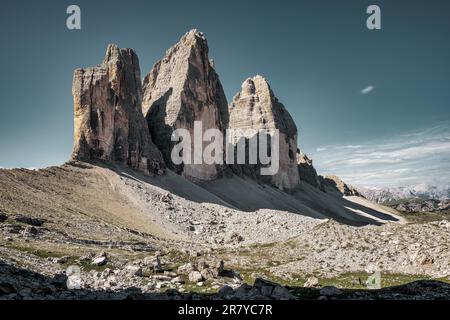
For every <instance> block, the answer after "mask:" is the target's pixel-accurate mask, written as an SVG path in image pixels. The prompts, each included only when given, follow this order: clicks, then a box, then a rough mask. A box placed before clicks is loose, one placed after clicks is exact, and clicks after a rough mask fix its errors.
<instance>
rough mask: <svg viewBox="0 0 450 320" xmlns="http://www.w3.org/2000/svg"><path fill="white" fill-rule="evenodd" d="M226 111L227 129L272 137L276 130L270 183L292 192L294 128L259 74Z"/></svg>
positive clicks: (295, 173)
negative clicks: (276, 154)
mask: <svg viewBox="0 0 450 320" xmlns="http://www.w3.org/2000/svg"><path fill="white" fill-rule="evenodd" d="M229 112H230V125H229V127H230V129H241V130H244V132H245V130H248V129H254V130H256V131H261V130H264V131H267V132H268V134H269V135H271V136H272V135H273V132H274V131H275V130H279V141H278V142H279V170H278V173H277V174H275V175H273V176H271V177H270V180H271V183H272V184H273V185H275V186H277V187H278V188H279V189H282V190H291V189H294V188H295V187H296V186H297V185H298V183H299V174H298V169H297V162H296V152H297V127H296V125H295V123H294V120H293V119H292V117H291V115H290V114H289V112H288V111H287V110H286V108H285V107H284V105H283V104H282V103H280V102H279V101H278V99H277V98H276V97H275V95H274V93H273V91H272V89H271V88H270V85H269V83H268V82H267V80H266V79H264V78H263V77H262V76H259V75H257V76H255V77H253V78H248V79H247V80H245V81H244V83H243V84H242V89H241V92H239V93H238V94H236V96H235V97H234V98H233V101H232V103H231V104H230V106H229ZM246 138H248V139H251V138H252V137H249V136H246ZM256 174H258V173H257V172H256Z"/></svg>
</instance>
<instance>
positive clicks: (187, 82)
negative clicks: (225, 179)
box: [142, 30, 228, 181]
mask: <svg viewBox="0 0 450 320" xmlns="http://www.w3.org/2000/svg"><path fill="white" fill-rule="evenodd" d="M143 88H144V97H143V101H142V111H143V113H144V115H145V117H146V119H147V121H148V126H149V129H150V132H151V134H152V136H153V137H154V142H155V144H156V145H157V146H158V148H159V149H160V150H161V152H162V154H163V156H164V159H165V161H166V163H167V165H168V166H169V167H171V168H172V169H174V170H175V171H176V172H177V173H179V174H182V175H183V176H185V177H186V178H190V179H194V180H196V179H198V180H205V181H208V180H214V179H215V178H217V177H218V176H219V175H220V173H221V171H222V168H223V166H221V165H216V164H212V165H208V164H183V165H179V166H176V165H174V164H173V163H172V161H171V151H172V148H173V146H174V142H171V135H172V133H173V131H174V130H175V129H178V128H182V129H187V130H188V131H189V132H190V133H191V137H193V130H194V122H195V121H201V122H202V126H203V132H204V131H205V130H207V129H218V130H220V131H221V132H224V131H225V129H226V128H227V125H228V112H227V100H226V97H225V94H224V91H223V88H222V85H221V83H220V80H219V76H218V75H217V74H216V72H215V71H214V68H213V63H212V62H211V61H210V60H209V58H208V45H207V41H206V39H205V37H204V36H203V33H201V32H198V31H197V30H192V31H190V32H188V33H187V34H185V35H184V36H183V37H182V38H181V40H180V41H179V42H178V43H177V44H176V45H174V46H173V47H172V48H170V49H169V50H168V51H167V52H166V55H165V56H164V58H163V59H162V60H160V61H159V62H157V63H156V64H155V65H154V66H153V68H152V70H151V71H150V73H149V74H148V75H147V76H146V78H145V79H144V84H143ZM192 144H193V139H192ZM205 145H208V144H205ZM205 145H204V147H205ZM192 150H193V148H192ZM192 159H193V157H192Z"/></svg>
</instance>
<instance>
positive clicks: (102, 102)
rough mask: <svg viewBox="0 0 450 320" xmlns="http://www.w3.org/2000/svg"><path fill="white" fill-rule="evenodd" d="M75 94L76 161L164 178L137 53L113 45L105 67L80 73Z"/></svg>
mask: <svg viewBox="0 0 450 320" xmlns="http://www.w3.org/2000/svg"><path fill="white" fill-rule="evenodd" d="M72 93H73V97H74V113H75V133H74V148H73V154H72V158H73V159H76V160H82V161H92V160H105V161H113V162H117V163H120V164H123V165H126V166H129V167H131V168H134V169H138V170H141V171H142V172H144V173H150V172H155V173H160V174H161V173H162V170H163V169H164V162H163V159H162V156H161V153H160V152H159V150H158V149H157V148H156V146H155V145H154V144H153V143H152V141H151V137H150V134H149V131H148V127H147V123H146V121H145V119H144V116H143V115H142V112H141V109H140V107H141V100H142V85H141V75H140V68H139V60H138V57H137V55H136V54H135V52H134V51H133V50H132V49H120V48H119V47H118V46H116V45H109V46H108V49H107V51H106V55H105V59H104V61H103V63H102V64H100V65H98V66H96V67H93V68H85V69H77V70H75V73H74V78H73V89H72Z"/></svg>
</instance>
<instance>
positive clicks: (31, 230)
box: [22, 226, 39, 237]
mask: <svg viewBox="0 0 450 320" xmlns="http://www.w3.org/2000/svg"><path fill="white" fill-rule="evenodd" d="M38 233H39V231H38V229H36V228H35V227H33V226H28V227H26V228H25V230H23V232H22V235H23V236H24V237H27V236H30V237H34V236H36V235H37V234H38Z"/></svg>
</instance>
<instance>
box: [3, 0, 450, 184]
mask: <svg viewBox="0 0 450 320" xmlns="http://www.w3.org/2000/svg"><path fill="white" fill-rule="evenodd" d="M70 4H77V5H79V6H80V7H81V10H82V30H81V31H69V30H67V29H66V17H67V15H66V13H65V12H66V8H67V6H68V5H70ZM370 4H377V5H379V6H380V7H381V10H382V30H380V31H369V30H368V29H367V28H366V18H367V15H366V13H365V11H366V8H367V6H368V5H370ZM0 10H1V11H0V26H1V27H0V41H1V59H0V72H1V78H0V90H1V91H0V92H1V100H0V101H1V104H0V137H1V138H0V150H1V151H0V167H43V166H48V165H55V164H60V163H63V162H64V161H66V160H67V159H68V158H69V155H70V152H71V147H72V133H73V106H72V97H71V85H72V74H73V70H74V69H75V68H78V67H85V66H93V65H96V64H98V63H100V62H101V60H102V59H103V55H104V51H105V49H106V46H107V44H108V43H111V42H113V43H117V44H118V45H119V46H121V47H131V48H134V49H135V50H136V51H137V53H138V55H139V57H140V62H141V69H142V74H143V76H144V75H145V74H146V73H147V72H148V71H149V70H150V68H151V66H152V65H153V63H155V62H156V61H157V60H158V59H160V58H161V57H162V56H163V54H164V52H165V50H166V49H167V48H168V47H169V46H171V45H173V44H174V43H176V42H177V41H178V39H179V38H180V37H181V36H182V35H183V34H184V33H185V32H187V31H188V30H190V29H192V28H198V29H200V30H201V31H203V32H205V35H206V37H207V38H208V42H209V46H210V57H211V58H213V59H214V60H215V62H216V69H217V72H218V73H219V75H220V77H221V80H222V84H223V86H224V89H225V91H226V94H227V98H228V100H229V101H230V100H231V99H232V96H233V95H234V94H235V93H236V92H237V91H238V90H239V88H240V85H241V83H242V82H243V80H244V79H245V78H247V77H249V76H253V75H255V74H261V75H263V76H265V77H266V78H267V79H268V80H269V82H270V83H271V85H272V88H273V90H274V92H275V94H276V95H277V96H278V98H279V99H280V100H281V101H282V102H283V103H284V104H285V106H286V107H287V109H288V110H289V111H290V112H291V114H292V115H293V117H294V119H295V121H296V123H297V126H298V128H299V134H300V135H299V145H300V147H301V148H302V149H304V150H305V151H306V152H307V153H309V154H311V155H312V156H313V157H314V158H316V165H317V167H318V169H319V171H321V172H324V173H328V172H329V171H330V170H333V172H334V173H338V174H343V175H344V176H346V177H347V179H348V180H350V182H352V181H354V182H356V180H357V179H356V178H355V172H353V171H354V170H353V167H348V168H347V171H345V172H342V170H341V169H340V168H339V167H338V166H337V165H336V166H334V165H333V166H330V165H329V162H330V159H335V160H336V161H334V160H333V162H336V163H338V162H339V161H340V160H342V157H347V158H351V156H352V153H351V152H353V151H351V152H349V153H346V154H344V155H341V153H340V152H339V153H336V152H333V153H331V151H330V153H327V150H333V148H335V147H338V148H339V147H342V146H344V147H345V146H365V147H366V146H368V145H369V146H370V148H369V149H370V151H371V153H370V154H369V153H366V154H363V155H358V156H362V157H370V156H374V155H373V152H372V151H373V150H372V146H374V148H375V146H380V145H384V144H383V143H382V141H390V140H395V141H397V142H398V141H400V142H398V143H399V145H397V147H396V150H397V149H399V148H400V149H401V148H402V147H404V146H405V145H408V143H412V142H414V141H411V140H407V141H404V143H402V142H401V141H402V140H401V139H402V138H401V137H405V136H409V135H410V134H411V133H414V132H420V131H423V132H430V131H429V129H430V128H435V127H436V126H438V127H439V126H440V127H441V128H442V127H443V128H444V132H447V133H448V131H450V130H447V129H449V123H450V122H449V121H450V41H449V39H450V37H449V35H450V1H446V0H442V1H439V0H431V1H417V0H415V1H406V0H405V1H403V0H390V1H373V0H372V1H364V0H341V1H337V0H329V1H325V0H308V1H298V0H297V1H271V2H270V1H256V0H255V1H251V0H250V1H229V0H228V1H220V2H219V1H212V0H209V1H203V0H201V1H197V0H192V1H150V0H149V1H137V0H136V1H133V0H129V1H103V0H90V1H82V0H73V1H63V0H58V1H44V0H43V1H22V0H15V1H5V0H3V1H2V2H1V7H0ZM369 86H373V87H374V90H373V91H371V92H369V93H367V94H362V93H361V91H362V90H363V89H364V88H367V87H369ZM433 132H434V131H433ZM447 133H444V134H443V135H440V136H439V138H438V139H440V140H439V141H440V142H443V143H444V147H443V148H440V149H438V151H437V153H433V154H432V156H433V157H434V156H438V159H437V160H436V161H437V162H438V163H442V166H439V168H438V169H434V171H433V174H434V175H435V176H433V177H439V178H440V180H442V174H443V172H444V170H446V168H447V169H448V167H449V164H448V159H449V158H448V157H447V158H446V156H448V155H449V154H448V153H450V151H449V147H446V144H445V143H447V142H449V139H450V134H447ZM405 139H406V138H405ZM446 139H447V140H446ZM427 141H428V140H427ZM433 141H434V140H433ZM344 149H345V148H344ZM339 150H342V149H339ZM349 150H354V149H351V148H350V149H349ZM432 150H433V149H432ZM439 150H440V151H439ZM442 150H444V151H445V152H444V153H445V154H444V156H445V157H439V155H440V153H439V152H441V151H442ZM420 151H421V150H420V149H419V151H418V152H420ZM375 152H376V151H375ZM447 152H448V153H447ZM338 154H339V155H341V156H338ZM441 155H442V154H441ZM375 156H377V154H375ZM333 157H334V158H333ZM407 160H408V159H407V158H401V159H400V164H402V161H406V162H404V164H405V166H406V167H407V166H409V167H408V168H406V167H405V168H403V167H402V168H396V170H400V169H411V166H412V164H411V163H408V162H407ZM327 161H328V164H327ZM423 161H424V160H423ZM423 161H422V160H421V162H420V164H421V166H426V165H427V164H426V163H424V162H423ZM436 161H435V162H436ZM369 162H370V161H369ZM435 162H434V163H433V165H436V163H435ZM385 165H386V166H387V167H380V168H378V167H377V165H371V166H370V167H364V166H363V167H360V168H359V169H360V170H361V171H367V170H366V169H370V170H372V171H375V173H376V172H381V171H382V170H384V171H386V170H390V169H391V168H392V167H390V165H389V164H385ZM446 166H447V167H446ZM343 167H344V165H343ZM377 170H378V171H377ZM380 170H381V171H380ZM449 171H450V170H449ZM398 172H401V170H400V171H398ZM409 175H410V176H411V174H409ZM429 175H430V172H426V173H425V172H422V173H420V174H418V179H417V181H420V179H421V177H425V176H429ZM444 176H445V175H444ZM447 178H449V176H446V177H445V178H444V180H445V179H447ZM447 181H450V179H447ZM385 182H386V181H381V182H380V183H381V184H382V183H385ZM357 183H360V184H365V183H366V182H365V181H359V180H358V182H357Z"/></svg>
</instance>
